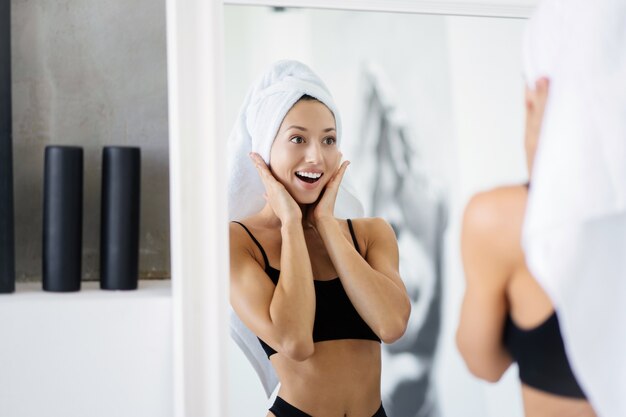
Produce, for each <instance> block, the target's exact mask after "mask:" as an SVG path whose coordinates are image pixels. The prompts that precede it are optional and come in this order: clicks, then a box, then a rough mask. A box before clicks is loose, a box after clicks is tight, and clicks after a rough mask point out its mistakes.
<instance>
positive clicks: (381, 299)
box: [229, 61, 410, 417]
mask: <svg viewBox="0 0 626 417" xmlns="http://www.w3.org/2000/svg"><path fill="white" fill-rule="evenodd" d="M251 91H252V98H251V100H250V102H249V103H250V104H249V105H248V109H247V110H246V111H245V113H244V114H245V116H246V118H247V120H246V123H245V126H243V128H244V129H251V130H253V132H251V133H252V138H251V139H252V147H251V150H252V151H255V152H254V153H252V154H251V157H252V160H253V162H254V166H255V167H256V170H257V173H256V174H255V177H256V178H258V177H260V179H261V181H262V189H261V191H260V195H261V196H262V195H263V192H265V204H261V206H260V208H255V209H252V210H248V214H247V215H239V216H231V218H233V219H234V220H237V221H235V222H232V223H231V225H230V245H231V246H230V254H231V292H230V294H231V304H232V306H233V309H234V310H235V311H236V313H237V315H238V316H239V317H240V318H241V320H242V321H243V323H245V325H246V326H247V327H248V328H249V329H250V330H252V331H253V332H254V334H255V335H257V337H258V338H259V343H260V344H261V346H262V347H263V349H264V350H265V353H266V354H267V357H268V358H269V359H270V361H271V363H272V366H273V367H274V369H275V371H276V373H277V374H278V377H279V379H280V382H281V387H280V390H279V392H278V396H277V398H276V402H275V403H274V405H273V406H272V407H271V408H270V414H269V415H270V416H277V417H290V416H300V417H302V416H308V415H315V416H318V415H319V416H325V415H349V416H368V417H369V416H374V417H384V416H385V415H386V414H385V411H384V409H383V407H382V404H381V395H380V372H381V360H380V355H381V351H380V342H381V340H382V341H384V342H387V343H389V342H392V341H394V340H396V339H398V338H399V337H400V336H401V335H402V333H403V332H404V329H405V328H406V321H407V318H408V314H409V310H410V304H409V302H408V297H407V295H406V290H405V289H404V286H403V284H402V280H401V278H400V276H399V273H398V255H397V242H396V241H395V238H394V235H393V231H392V229H391V227H390V226H389V225H388V224H387V223H386V222H384V221H383V220H382V219H353V220H343V219H337V218H335V217H334V215H333V213H334V208H335V207H334V206H335V200H336V197H337V193H338V191H339V185H340V183H341V179H342V177H343V174H344V172H345V170H346V168H347V163H346V162H344V163H342V164H340V162H341V153H340V152H339V150H338V148H337V140H338V137H339V136H340V122H339V119H338V115H337V112H336V109H335V108H334V105H333V104H332V101H331V99H330V97H329V95H328V93H327V91H326V89H325V87H324V86H323V84H322V83H321V81H319V80H318V79H317V78H316V77H315V75H314V74H312V73H311V72H310V70H309V69H308V68H307V67H305V66H304V65H302V64H300V63H297V62H294V61H282V62H279V63H277V64H275V65H274V66H273V67H272V69H271V70H270V71H269V72H268V74H266V76H265V77H264V78H263V79H262V80H261V81H260V84H259V86H257V88H256V89H253V90H251ZM313 97H315V98H313ZM259 103H262V105H263V106H264V107H263V109H260V110H259V108H258V106H259ZM250 106H251V107H250ZM255 106H256V108H255ZM254 112H260V116H261V117H259V115H256V119H255V114H254ZM281 112H282V113H281ZM255 120H256V124H255ZM271 120H275V121H277V124H276V125H275V126H273V127H270V128H268V129H265V130H264V129H263V124H264V123H267V122H268V121H271ZM259 124H260V125H261V127H259ZM259 131H261V133H259ZM259 138H262V139H263V140H264V141H265V142H264V143H255V140H257V141H258V140H259ZM264 144H265V145H267V146H265V147H264V146H263V145H264ZM257 152H259V153H257ZM260 153H263V154H264V156H263V158H262V157H261V155H260ZM270 156H271V168H270V167H269V166H268V165H267V162H268V161H269V160H270ZM245 166H247V165H242V166H241V168H242V169H244V168H245ZM232 178H236V179H239V178H241V175H239V176H235V177H232V176H231V180H232ZM248 185H249V184H248ZM248 185H242V184H236V183H235V184H233V183H232V181H231V184H230V186H231V188H230V190H229V193H231V195H232V193H235V196H236V197H240V206H239V207H241V206H244V208H249V206H253V205H254V204H253V203H254V202H255V201H254V199H255V197H258V196H259V195H258V193H257V190H254V189H253V187H252V188H246V187H248ZM240 190H244V192H243V193H240V194H237V192H238V191H240ZM235 200H236V198H235ZM232 202H233V200H231V204H232Z"/></svg>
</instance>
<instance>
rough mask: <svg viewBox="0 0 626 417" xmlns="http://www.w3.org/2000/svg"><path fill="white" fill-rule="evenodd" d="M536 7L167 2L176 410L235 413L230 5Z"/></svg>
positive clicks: (477, 12) (519, 12) (394, 1)
mask: <svg viewBox="0 0 626 417" xmlns="http://www.w3.org/2000/svg"><path fill="white" fill-rule="evenodd" d="M536 1H537V0H491V1H490V2H480V1H473V0H457V1H448V0H438V1H422V0H273V1H271V0H167V2H166V19H167V73H168V115H169V116H168V117H169V163H170V230H171V242H170V243H171V270H172V298H173V300H172V301H173V302H172V305H173V311H172V314H173V341H172V343H173V345H172V348H173V366H174V369H173V375H174V393H173V399H174V402H173V407H174V415H175V416H176V417H186V416H198V417H200V416H222V417H229V412H228V402H229V396H228V365H227V364H228V361H227V358H228V346H229V344H228V337H229V334H228V330H227V329H228V326H227V323H228V317H229V316H228V274H229V266H228V256H229V254H228V244H227V243H228V213H227V203H226V201H227V193H226V191H227V189H226V181H225V177H226V176H225V175H224V172H225V171H226V161H225V159H224V158H222V157H220V156H221V155H223V154H224V153H225V152H226V146H225V140H223V139H224V138H226V134H227V131H226V130H225V126H223V125H222V119H223V117H222V116H223V111H222V103H223V97H224V74H223V72H224V51H223V49H224V45H223V38H224V31H223V24H224V22H223V18H224V16H223V6H224V5H250V6H274V7H298V8H304V7H306V8H316V9H341V10H352V11H379V12H398V13H420V14H438V15H456V16H479V17H500V18H516V19H524V18H528V17H529V16H530V14H531V12H532V9H533V7H534V5H535V3H536Z"/></svg>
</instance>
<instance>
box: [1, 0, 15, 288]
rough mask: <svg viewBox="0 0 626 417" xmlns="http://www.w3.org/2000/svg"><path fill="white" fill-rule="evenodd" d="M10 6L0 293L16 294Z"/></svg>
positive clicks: (4, 24) (7, 11)
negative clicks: (14, 292)
mask: <svg viewBox="0 0 626 417" xmlns="http://www.w3.org/2000/svg"><path fill="white" fill-rule="evenodd" d="M10 6H11V1H10V0H0V293H10V292H13V291H15V236H14V228H13V227H14V226H13V156H12V155H13V153H12V144H11V138H12V135H11V7H10Z"/></svg>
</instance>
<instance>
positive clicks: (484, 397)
mask: <svg viewBox="0 0 626 417" xmlns="http://www.w3.org/2000/svg"><path fill="white" fill-rule="evenodd" d="M523 26H524V20H522V19H511V18H486V17H460V16H437V15H419V14H399V13H382V12H354V11H330V10H314V9H290V8H276V7H275V8H271V7H255V6H233V5H230V6H225V7H224V33H225V37H224V44H225V81H226V85H225V92H226V94H225V97H226V107H225V120H224V126H225V128H226V129H227V130H229V129H230V128H231V127H232V125H233V123H234V120H235V117H236V115H237V112H238V110H239V106H240V105H241V103H242V101H243V98H244V96H245V93H246V91H247V88H248V86H249V85H250V84H251V83H252V82H253V80H254V79H255V78H256V77H258V75H259V74H261V72H262V71H263V70H264V69H265V68H266V67H267V66H268V65H269V64H271V63H272V62H274V61H276V60H278V59H285V58H291V59H297V60H300V61H302V62H304V63H306V64H308V65H309V66H311V67H312V69H313V70H314V71H316V72H317V73H318V74H319V75H320V77H321V78H322V79H323V80H324V81H325V82H326V84H327V85H328V87H329V89H330V91H331V92H332V93H333V95H334V97H335V100H336V102H337V105H338V107H339V109H340V112H341V115H342V119H343V123H344V136H343V138H342V141H343V143H342V152H343V154H344V157H345V158H346V159H348V160H350V161H352V164H351V166H350V168H349V170H348V174H347V180H348V181H350V182H351V183H352V185H353V186H354V188H355V189H356V190H357V192H358V196H359V198H360V199H361V201H362V202H363V203H364V206H365V210H366V216H380V217H384V218H385V219H386V220H387V221H388V222H390V223H391V224H392V225H393V226H394V229H395V231H396V234H397V236H398V243H399V247H400V257H401V261H400V264H401V265H400V268H401V275H402V277H403V279H404V280H405V284H406V286H407V289H408V291H409V294H410V295H411V298H412V302H413V309H412V316H411V319H410V323H409V328H408V330H407V332H406V334H405V336H404V337H403V338H402V339H400V340H399V341H398V342H396V343H394V344H393V345H384V347H383V380H382V391H383V402H384V404H385V408H386V409H387V412H388V413H389V414H390V415H393V416H395V417H417V416H440V417H453V416H460V415H462V416H468V417H473V416H476V417H478V416H481V417H482V416H494V417H495V416H502V415H507V416H513V417H516V416H522V411H523V410H522V403H521V397H520V388H519V382H518V380H517V369H516V367H515V366H513V367H511V369H509V371H508V372H507V373H506V374H505V376H504V378H503V380H502V381H501V382H499V383H498V384H496V385H489V384H485V383H483V382H480V381H478V380H477V379H475V378H474V377H473V376H471V375H470V373H469V372H468V371H467V369H466V368H465V364H464V363H463V361H462V359H461V357H460V355H459V353H458V351H457V349H456V346H455V342H454V334H455V331H456V326H457V322H458V315H459V311H460V303H461V296H462V293H463V289H464V279H463V273H462V267H461V264H460V254H459V234H460V231H459V227H460V220H461V214H462V210H463V207H464V205H465V203H466V202H467V199H468V198H469V196H471V195H472V194H473V193H475V192H476V191H478V190H480V189H485V188H489V187H492V186H496V185H499V184H502V183H507V182H521V181H524V179H525V177H526V175H527V173H526V168H525V162H524V156H523V155H524V152H523V143H522V132H523V129H522V127H523V80H522V77H521V68H522V65H521V44H522V43H521V38H522V31H523ZM229 354H230V363H229V372H230V375H229V377H230V392H231V398H230V410H231V414H232V415H236V416H262V415H265V414H266V412H267V408H268V401H267V399H266V398H265V395H264V391H263V389H262V387H261V384H260V382H259V381H258V378H257V376H256V374H255V373H254V371H253V370H252V368H251V367H250V366H249V364H248V362H247V359H246V358H245V356H243V354H242V353H241V352H240V351H239V349H238V348H237V346H236V345H235V344H234V343H232V342H231V349H230V350H229Z"/></svg>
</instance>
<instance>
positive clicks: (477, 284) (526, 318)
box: [457, 78, 595, 417]
mask: <svg viewBox="0 0 626 417" xmlns="http://www.w3.org/2000/svg"><path fill="white" fill-rule="evenodd" d="M548 86H549V82H548V80H547V79H546V78H542V79H539V80H538V82H537V84H536V88H535V90H530V89H527V90H526V115H527V117H526V137H525V147H526V160H527V166H528V172H532V166H533V161H534V156H535V150H536V147H537V140H538V138H539V132H540V129H541V124H542V119H543V112H544V108H545V104H546V100H547V95H548ZM529 186H530V183H529V184H526V185H515V186H506V187H500V188H497V189H494V190H491V191H487V192H483V193H479V194H478V195H476V196H474V197H473V198H472V199H471V200H470V202H469V204H468V205H467V207H466V209H465V215H464V219H463V228H462V232H461V250H462V257H463V267H464V270H465V276H466V281H467V286H466V291H465V297H464V300H463V306H462V310H461V319H460V324H459V328H458V332H457V344H458V347H459V350H460V352H461V354H462V356H463V358H464V359H465V362H466V364H467V366H468V368H469V370H470V371H471V372H472V373H473V374H474V375H476V376H477V377H479V378H482V379H485V380H487V381H491V382H495V381H498V380H499V379H500V377H501V376H502V374H503V373H504V371H506V370H507V369H508V367H509V365H510V364H511V363H512V362H513V361H516V362H517V363H518V366H519V376H520V379H521V382H522V397H523V401H524V409H525V413H526V416H528V417H539V416H554V417H557V416H559V417H562V416H581V417H583V416H595V413H594V411H593V409H592V407H591V405H590V404H589V402H588V401H587V400H586V398H585V394H584V393H583V391H582V390H581V388H580V386H579V385H578V382H577V380H576V378H575V377H574V375H573V373H572V371H571V368H570V364H569V362H568V359H567V357H566V354H565V349H564V345H563V340H562V338H561V333H560V329H559V322H558V318H557V315H556V313H555V311H554V307H553V305H552V303H551V301H550V298H549V297H548V295H547V294H546V293H545V291H544V290H543V289H542V287H540V285H539V284H538V283H537V281H536V280H535V278H534V277H533V276H532V275H531V273H530V271H529V270H528V267H527V265H526V261H525V258H524V253H523V251H522V247H521V233H522V224H523V220H524V212H525V209H526V200H527V197H528V187H529Z"/></svg>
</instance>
